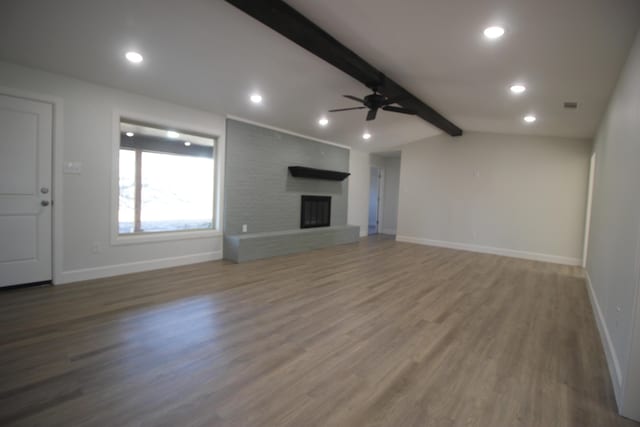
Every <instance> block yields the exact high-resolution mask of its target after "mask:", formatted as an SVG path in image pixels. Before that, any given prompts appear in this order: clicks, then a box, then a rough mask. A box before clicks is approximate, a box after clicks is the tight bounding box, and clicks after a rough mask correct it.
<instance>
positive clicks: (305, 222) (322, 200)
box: [300, 196, 331, 228]
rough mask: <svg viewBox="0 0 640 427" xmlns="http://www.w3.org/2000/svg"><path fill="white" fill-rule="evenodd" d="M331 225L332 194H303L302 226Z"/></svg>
mask: <svg viewBox="0 0 640 427" xmlns="http://www.w3.org/2000/svg"><path fill="white" fill-rule="evenodd" d="M330 225H331V197H330V196H302V209H301V211H300V228H313V227H329V226H330Z"/></svg>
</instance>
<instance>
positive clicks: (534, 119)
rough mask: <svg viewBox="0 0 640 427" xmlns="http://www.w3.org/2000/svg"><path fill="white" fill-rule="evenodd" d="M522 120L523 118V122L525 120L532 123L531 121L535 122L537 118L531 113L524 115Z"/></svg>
mask: <svg viewBox="0 0 640 427" xmlns="http://www.w3.org/2000/svg"><path fill="white" fill-rule="evenodd" d="M523 120H524V121H525V122H527V123H533V122H535V121H536V120H537V119H536V116H534V115H532V114H529V115H528V116H524V119H523Z"/></svg>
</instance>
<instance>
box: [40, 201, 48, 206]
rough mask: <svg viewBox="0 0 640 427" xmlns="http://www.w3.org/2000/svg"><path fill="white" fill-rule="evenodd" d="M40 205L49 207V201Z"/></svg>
mask: <svg viewBox="0 0 640 427" xmlns="http://www.w3.org/2000/svg"><path fill="white" fill-rule="evenodd" d="M40 204H41V205H42V206H49V201H48V200H43V201H41V202H40Z"/></svg>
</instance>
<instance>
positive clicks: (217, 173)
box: [110, 110, 224, 246]
mask: <svg viewBox="0 0 640 427" xmlns="http://www.w3.org/2000/svg"><path fill="white" fill-rule="evenodd" d="M121 121H125V122H134V123H140V124H141V125H148V126H152V127H158V128H160V129H162V128H166V127H170V128H172V129H176V130H177V131H179V132H185V133H192V134H199V135H203V136H207V137H208V138H213V139H214V141H215V142H214V144H215V145H214V157H213V159H212V161H213V162H214V177H213V179H214V186H213V188H214V190H213V191H214V194H213V218H212V220H213V228H212V229H206V230H205V229H200V230H175V231H156V232H146V233H145V232H140V233H126V234H120V233H119V223H118V208H119V197H120V187H119V178H120V171H119V152H120V122H121ZM160 123H162V124H160ZM223 156H224V137H223V136H221V135H220V134H219V133H218V132H216V131H213V130H212V129H206V128H202V127H201V126H197V125H193V124H188V123H180V122H176V121H174V120H171V119H167V118H158V117H145V116H142V115H140V114H136V113H131V112H124V111H120V110H114V111H113V123H112V149H111V175H112V176H111V206H110V213H111V214H110V225H111V227H110V229H111V233H110V234H111V239H110V240H111V241H110V243H111V245H112V246H121V245H135V244H142V243H152V242H168V241H179V240H190V239H206V238H213V237H221V236H223V231H222V202H223V200H222V197H221V193H222V189H223V185H224V181H223V180H224V160H223V159H224V157H223Z"/></svg>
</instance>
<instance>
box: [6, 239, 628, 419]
mask: <svg viewBox="0 0 640 427" xmlns="http://www.w3.org/2000/svg"><path fill="white" fill-rule="evenodd" d="M0 304H1V306H2V310H1V312H0V425H3V426H6V425H19V426H129V425H135V426H139V425H142V426H234V427H238V426H262V427H265V426H304V427H306V426H357V427H360V426H402V427H404V426H435V427H449V426H491V427H501V426H505V427H507V426H508V427H513V426H544V427H548V426H576V427H577V426H580V427H588V426H598V427H601V426H632V425H637V424H635V423H633V422H631V421H629V420H626V419H624V418H621V417H618V416H617V415H616V414H615V409H614V401H613V392H612V388H611V384H610V381H609V376H608V373H607V369H606V365H605V359H604V355H603V352H602V348H601V345H600V341H599V337H598V334H597V329H596V326H595V323H594V319H593V315H592V311H591V308H590V305H589V301H588V295H587V292H586V288H585V282H584V279H583V277H582V271H581V270H580V269H578V268H573V267H567V266H558V265H553V264H546V263H540V262H532V261H524V260H516V259H511V258H505V257H498V256H492V255H483V254H474V253H470V252H462V251H453V250H447V249H440V248H431V247H425V246H417V245H411V244H407V243H398V242H395V241H393V240H389V239H385V238H383V237H370V238H366V239H363V240H362V241H361V242H360V243H358V244H354V245H343V246H338V247H334V248H330V249H324V250H319V251H314V252H309V253H305V254H299V255H293V256H286V257H278V258H272V259H269V260H261V261H255V262H251V263H246V264H239V265H235V264H229V263H226V262H210V263H203V264H198V265H192V266H186V267H179V268H172V269H167V270H160V271H154V272H148V273H140V274H132V275H127V276H121V277H117V278H110V279H105V280H96V281H91V282H84V283H78V284H72V285H65V286H60V287H55V288H53V287H49V288H32V289H19V290H12V291H8V292H2V293H0Z"/></svg>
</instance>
